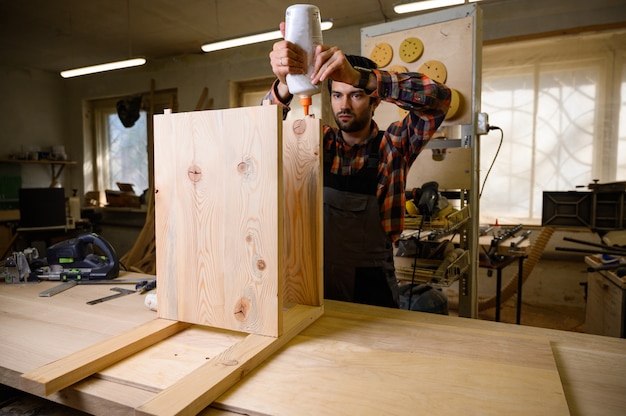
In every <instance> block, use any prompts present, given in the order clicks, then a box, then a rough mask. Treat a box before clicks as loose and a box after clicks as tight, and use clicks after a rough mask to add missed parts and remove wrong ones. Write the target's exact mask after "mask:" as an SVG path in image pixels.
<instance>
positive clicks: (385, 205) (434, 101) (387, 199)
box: [265, 70, 451, 241]
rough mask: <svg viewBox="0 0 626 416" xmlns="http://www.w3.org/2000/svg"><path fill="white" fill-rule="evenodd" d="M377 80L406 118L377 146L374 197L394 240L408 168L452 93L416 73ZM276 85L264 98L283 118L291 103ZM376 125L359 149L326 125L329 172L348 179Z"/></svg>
mask: <svg viewBox="0 0 626 416" xmlns="http://www.w3.org/2000/svg"><path fill="white" fill-rule="evenodd" d="M372 72H373V73H374V74H375V75H376V79H377V81H378V88H377V91H376V92H374V94H373V95H372V96H378V97H380V98H381V99H382V100H383V101H388V102H391V103H394V104H396V105H397V106H399V107H400V108H403V109H405V110H408V114H407V116H406V117H405V118H404V119H403V120H400V121H396V122H394V123H391V125H389V127H387V130H386V131H385V132H384V135H383V138H382V140H381V143H380V149H379V158H380V163H379V166H378V188H377V197H378V204H379V207H380V219H381V224H382V226H383V229H384V230H385V232H386V233H387V235H388V236H389V238H390V239H391V240H392V241H396V240H397V238H398V237H399V236H400V234H401V233H402V231H403V229H404V212H405V203H406V200H405V194H404V191H405V187H406V176H407V174H408V171H409V168H410V167H411V165H412V164H413V162H414V161H415V159H416V158H417V156H418V155H419V153H420V152H421V151H422V150H423V149H424V147H425V146H426V144H427V143H428V141H429V140H430V139H431V138H432V136H433V134H434V133H435V132H436V131H437V129H438V128H439V126H440V125H441V123H442V122H443V119H444V117H445V115H446V112H447V111H448V108H449V106H450V97H451V92H450V89H449V88H447V87H446V86H445V85H443V84H439V83H437V82H436V81H433V80H431V79H430V78H428V77H426V76H425V75H422V74H418V73H395V72H387V71H382V70H373V71H372ZM277 82H278V81H276V83H275V84H274V85H273V86H272V88H271V89H270V91H269V92H268V93H267V95H266V96H265V99H266V100H269V101H270V102H271V103H273V104H278V105H279V106H282V107H283V116H286V115H287V113H288V112H289V110H290V109H289V104H290V102H291V98H292V97H289V100H288V101H287V102H281V101H280V100H278V99H277V95H276V93H275V89H276V85H277ZM378 130H379V129H378V126H377V125H376V123H375V122H374V121H372V131H371V133H370V137H369V138H368V139H367V140H366V141H365V142H364V143H362V144H360V145H356V146H349V145H348V144H346V143H345V142H344V140H343V138H342V137H341V131H340V130H338V129H337V128H334V127H330V126H327V125H325V126H324V139H323V140H324V148H325V150H327V149H330V148H331V147H332V144H333V142H335V141H336V142H337V143H338V146H336V149H337V151H336V153H335V155H334V157H333V162H332V167H331V172H332V173H334V174H341V175H351V174H353V173H355V172H357V171H358V170H359V169H361V168H362V167H363V166H364V165H365V162H366V161H367V159H368V157H369V154H368V150H367V148H368V146H367V143H369V141H370V140H373V138H374V137H376V136H377V135H378Z"/></svg>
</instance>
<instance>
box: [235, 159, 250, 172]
mask: <svg viewBox="0 0 626 416" xmlns="http://www.w3.org/2000/svg"><path fill="white" fill-rule="evenodd" d="M247 171H248V164H247V163H246V162H241V163H239V164H238V165H237V172H239V173H241V174H244V173H246V172H247Z"/></svg>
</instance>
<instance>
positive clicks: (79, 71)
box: [61, 0, 146, 78]
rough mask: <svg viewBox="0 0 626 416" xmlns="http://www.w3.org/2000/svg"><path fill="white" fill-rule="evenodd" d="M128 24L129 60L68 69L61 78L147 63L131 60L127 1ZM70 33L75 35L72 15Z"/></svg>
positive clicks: (62, 73) (137, 59)
mask: <svg viewBox="0 0 626 416" xmlns="http://www.w3.org/2000/svg"><path fill="white" fill-rule="evenodd" d="M126 24H127V31H128V33H127V36H128V56H129V59H125V60H123V61H115V62H108V63H106V64H99V65H90V66H85V67H81V68H75V69H68V70H66V71H61V76H62V77H63V78H72V77H78V76H81V75H88V74H95V73H96V72H105V71H113V70H115V69H122V68H131V67H133V66H140V65H143V64H145V63H146V59H145V58H130V57H131V56H132V55H133V52H132V51H133V47H132V42H131V36H130V35H131V33H130V0H126ZM70 31H71V33H73V29H72V15H71V14H70Z"/></svg>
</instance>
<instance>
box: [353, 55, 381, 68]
mask: <svg viewBox="0 0 626 416" xmlns="http://www.w3.org/2000/svg"><path fill="white" fill-rule="evenodd" d="M346 59H347V60H348V62H350V65H352V66H359V67H361V68H366V69H377V68H378V65H376V62H374V61H372V60H371V59H369V58H366V57H364V56H358V55H346Z"/></svg>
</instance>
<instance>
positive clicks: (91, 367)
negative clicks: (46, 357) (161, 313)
mask: <svg viewBox="0 0 626 416" xmlns="http://www.w3.org/2000/svg"><path fill="white" fill-rule="evenodd" d="M188 326H189V324H186V323H182V322H177V321H168V320H165V319H155V320H152V321H149V322H147V323H146V324H144V325H141V326H140V327H137V328H134V329H131V330H129V331H126V332H123V333H121V334H119V335H117V336H114V337H111V338H109V339H107V340H104V341H102V342H99V343H97V344H95V345H93V346H90V347H87V348H85V349H83V350H81V351H78V352H76V353H74V354H71V355H68V356H66V357H64V358H62V359H60V360H57V361H53V362H51V363H49V364H46V365H44V366H41V367H39V368H37V369H35V370H33V371H29V372H27V373H25V374H23V375H22V377H23V379H22V383H23V388H24V389H25V390H28V391H33V392H35V393H36V394H40V395H46V396H47V395H50V394H52V393H55V392H57V391H59V390H61V389H64V388H65V387H68V386H70V385H72V384H74V383H76V382H77V381H80V380H82V379H84V378H86V377H88V376H90V375H92V374H94V373H97V372H98V371H100V370H102V369H104V368H106V367H108V366H110V365H111V364H114V363H116V362H118V361H121V360H123V359H124V358H126V357H128V356H130V355H132V354H134V353H136V352H137V351H141V350H142V349H144V348H147V347H148V346H150V345H152V344H154V343H157V342H159V341H161V340H163V339H165V338H167V337H169V336H170V335H172V334H175V333H177V332H179V331H181V330H183V329H185V328H187V327H188Z"/></svg>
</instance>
